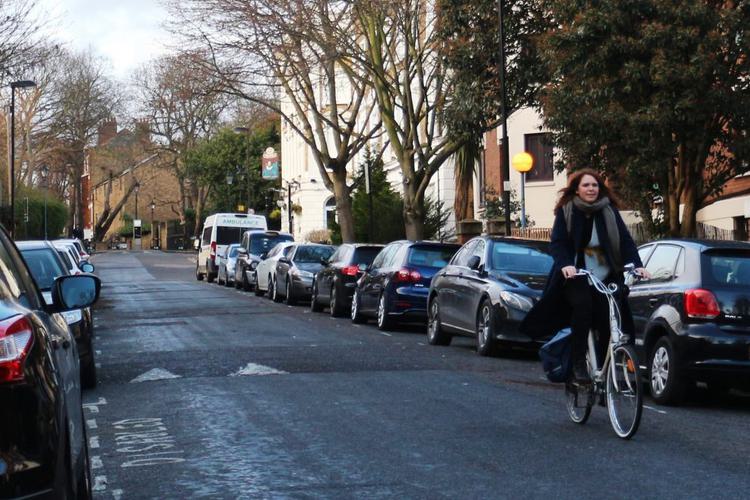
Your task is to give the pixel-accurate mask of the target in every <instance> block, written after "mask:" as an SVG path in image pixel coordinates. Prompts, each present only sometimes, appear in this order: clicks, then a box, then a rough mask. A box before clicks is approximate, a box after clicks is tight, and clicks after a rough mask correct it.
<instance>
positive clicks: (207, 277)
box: [206, 262, 216, 283]
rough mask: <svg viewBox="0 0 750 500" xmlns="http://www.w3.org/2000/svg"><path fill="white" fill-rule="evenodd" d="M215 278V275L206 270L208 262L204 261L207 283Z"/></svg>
mask: <svg viewBox="0 0 750 500" xmlns="http://www.w3.org/2000/svg"><path fill="white" fill-rule="evenodd" d="M215 278H216V275H214V274H211V272H210V271H209V270H208V262H206V281H207V282H209V283H213V282H214V279H215Z"/></svg>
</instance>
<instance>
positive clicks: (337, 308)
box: [331, 283, 344, 318]
mask: <svg viewBox="0 0 750 500" xmlns="http://www.w3.org/2000/svg"><path fill="white" fill-rule="evenodd" d="M342 309H343V308H342V307H341V302H340V301H339V296H338V293H336V283H333V284H331V316H332V317H334V318H338V317H339V316H343V315H344V311H343V310H342Z"/></svg>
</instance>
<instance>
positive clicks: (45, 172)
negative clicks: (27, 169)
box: [42, 165, 49, 240]
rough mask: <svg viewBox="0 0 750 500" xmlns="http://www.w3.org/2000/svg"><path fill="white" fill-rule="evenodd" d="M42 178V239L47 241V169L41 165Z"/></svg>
mask: <svg viewBox="0 0 750 500" xmlns="http://www.w3.org/2000/svg"><path fill="white" fill-rule="evenodd" d="M42 176H43V177H44V239H45V240H46V239H47V191H48V190H49V167H47V165H42Z"/></svg>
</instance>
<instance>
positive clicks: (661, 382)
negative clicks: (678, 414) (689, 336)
mask: <svg viewBox="0 0 750 500" xmlns="http://www.w3.org/2000/svg"><path fill="white" fill-rule="evenodd" d="M679 363H680V361H679V359H677V354H676V352H675V349H674V345H673V343H672V341H671V340H670V339H669V337H666V336H665V337H662V338H660V339H659V340H658V341H657V342H656V345H654V349H653V350H652V351H651V357H650V359H649V386H650V388H651V397H653V398H654V401H656V402H657V403H659V404H663V405H676V404H679V403H681V402H682V401H683V400H684V399H685V395H686V394H687V388H688V385H689V384H688V381H687V380H686V379H685V376H684V374H683V373H681V372H682V370H681V369H680V365H679Z"/></svg>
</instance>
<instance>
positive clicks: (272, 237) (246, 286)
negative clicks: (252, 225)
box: [234, 231, 294, 292]
mask: <svg viewBox="0 0 750 500" xmlns="http://www.w3.org/2000/svg"><path fill="white" fill-rule="evenodd" d="M282 241H294V238H293V237H292V235H291V234H289V233H282V232H280V231H245V232H244V233H243V235H242V240H241V241H240V248H239V249H238V250H237V263H236V264H235V267H234V286H235V288H242V289H243V290H245V291H246V292H249V291H250V290H252V289H254V288H255V268H256V267H257V266H258V262H260V261H261V260H263V259H264V258H265V256H266V254H267V253H268V252H269V251H270V250H271V249H272V248H273V247H275V246H276V244H277V243H281V242H282Z"/></svg>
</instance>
